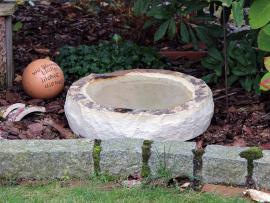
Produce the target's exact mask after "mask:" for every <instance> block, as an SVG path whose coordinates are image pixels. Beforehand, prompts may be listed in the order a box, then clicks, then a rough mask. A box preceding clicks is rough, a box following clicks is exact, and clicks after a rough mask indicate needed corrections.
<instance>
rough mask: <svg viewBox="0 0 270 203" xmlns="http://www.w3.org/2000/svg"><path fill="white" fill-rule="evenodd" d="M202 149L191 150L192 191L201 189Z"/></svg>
mask: <svg viewBox="0 0 270 203" xmlns="http://www.w3.org/2000/svg"><path fill="white" fill-rule="evenodd" d="M204 152H205V151H204V149H193V150H192V153H193V155H194V157H193V184H192V187H193V189H194V190H200V189H201V179H202V163H203V162H202V156H203V154H204Z"/></svg>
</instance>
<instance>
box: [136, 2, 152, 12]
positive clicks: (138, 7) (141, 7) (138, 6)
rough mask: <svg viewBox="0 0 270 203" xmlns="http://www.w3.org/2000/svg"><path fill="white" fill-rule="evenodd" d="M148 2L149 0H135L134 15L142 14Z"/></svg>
mask: <svg viewBox="0 0 270 203" xmlns="http://www.w3.org/2000/svg"><path fill="white" fill-rule="evenodd" d="M149 3H150V1H149V0H136V1H135V3H134V14H135V15H136V16H139V15H143V14H144V13H145V12H146V11H147V9H148V7H149Z"/></svg>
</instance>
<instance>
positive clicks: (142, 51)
mask: <svg viewBox="0 0 270 203" xmlns="http://www.w3.org/2000/svg"><path fill="white" fill-rule="evenodd" d="M56 61H57V63H58V64H59V65H60V66H61V68H62V69H63V71H64V73H65V75H66V76H75V77H81V76H85V75H88V74H90V73H106V72H113V71H116V70H127V69H132V68H161V67H165V66H166V63H165V60H164V59H162V58H161V57H160V56H159V54H158V53H157V52H156V51H155V50H154V49H152V48H150V47H144V46H139V45H137V44H135V43H133V42H130V41H123V42H118V41H117V42H108V41H104V42H101V43H100V44H98V45H92V46H86V45H82V46H79V47H67V46H66V47H63V48H61V49H60V55H59V56H58V57H57V58H56Z"/></svg>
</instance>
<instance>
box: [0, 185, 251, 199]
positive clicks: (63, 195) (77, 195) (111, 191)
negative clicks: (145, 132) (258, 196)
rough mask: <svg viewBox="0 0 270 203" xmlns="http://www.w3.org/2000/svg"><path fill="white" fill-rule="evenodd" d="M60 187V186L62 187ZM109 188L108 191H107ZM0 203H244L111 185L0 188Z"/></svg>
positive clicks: (214, 196)
mask: <svg viewBox="0 0 270 203" xmlns="http://www.w3.org/2000/svg"><path fill="white" fill-rule="evenodd" d="M63 183H64V184H63ZM108 186H109V187H108ZM0 197H1V198H0V202H1V203H2V202H3V203H26V202H27V203H43V202H44V203H45V202H46V203H71V202H72V203H73V202H74V203H84V202H100V203H110V202H112V203H115V202H128V203H137V202H140V203H144V202H145V203H146V202H149V203H150V202H151V203H170V202H171V203H175V202H177V203H244V202H247V200H243V199H240V198H224V197H221V196H217V195H214V194H207V193H198V192H194V191H186V192H180V191H179V190H177V189H175V188H173V189H172V188H161V187H150V186H143V187H139V188H132V189H128V188H121V187H114V184H111V183H101V182H95V181H94V182H93V181H92V182H90V181H76V182H70V181H65V182H53V183H47V184H43V185H42V184H34V185H17V186H0Z"/></svg>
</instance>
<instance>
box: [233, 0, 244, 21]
mask: <svg viewBox="0 0 270 203" xmlns="http://www.w3.org/2000/svg"><path fill="white" fill-rule="evenodd" d="M243 4H244V0H239V1H234V2H233V3H232V13H233V18H234V20H235V22H236V25H237V26H241V25H242V24H243V21H244V12H243Z"/></svg>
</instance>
